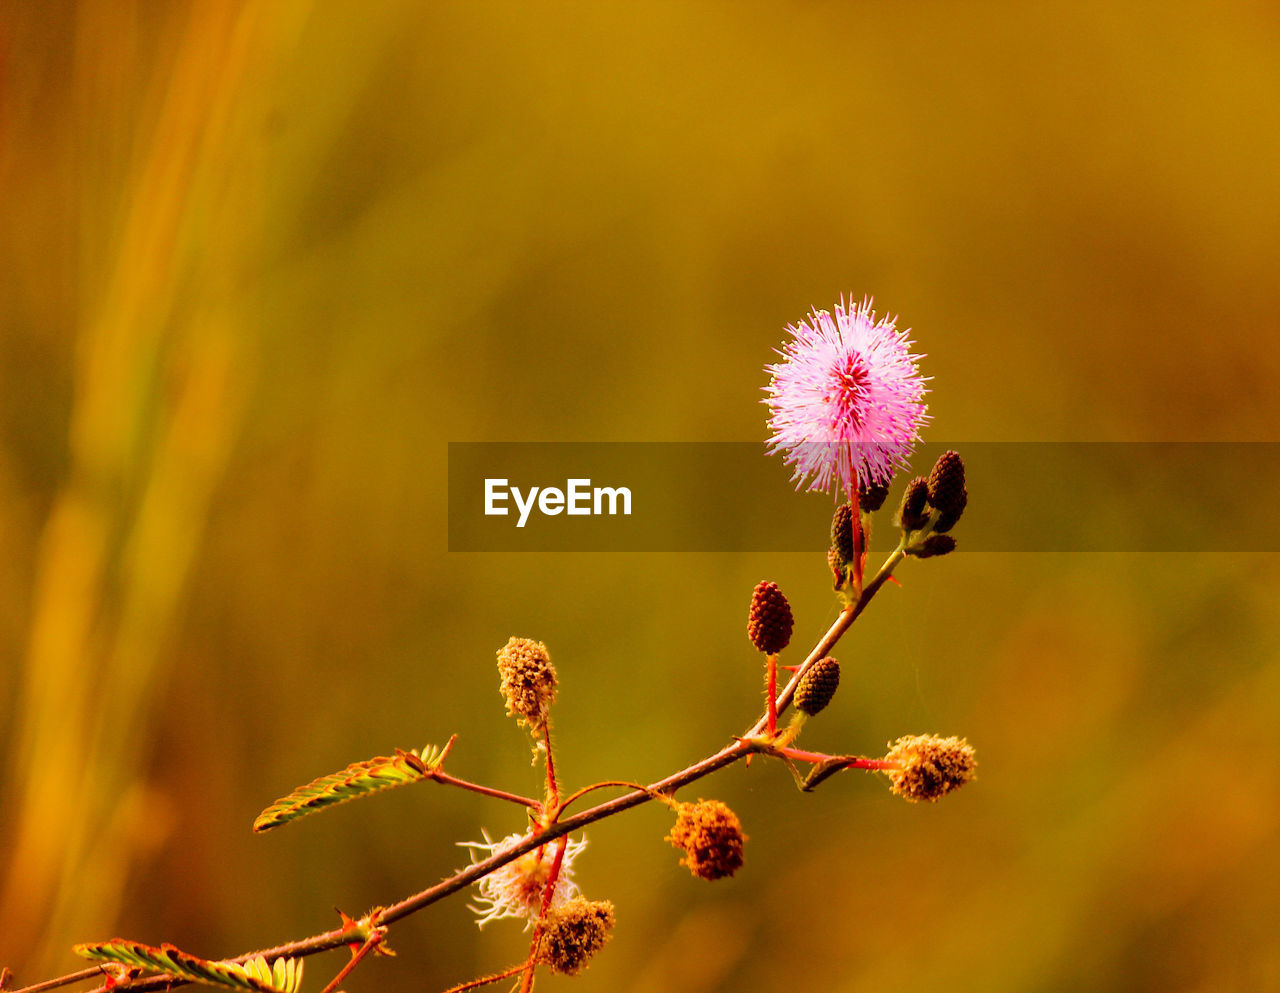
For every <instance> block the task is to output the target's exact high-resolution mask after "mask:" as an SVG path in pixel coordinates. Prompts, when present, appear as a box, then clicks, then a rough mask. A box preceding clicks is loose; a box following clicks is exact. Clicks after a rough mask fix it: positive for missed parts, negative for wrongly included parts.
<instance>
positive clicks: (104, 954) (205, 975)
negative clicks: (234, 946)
mask: <svg viewBox="0 0 1280 993" xmlns="http://www.w3.org/2000/svg"><path fill="white" fill-rule="evenodd" d="M75 952H76V954H77V955H83V956H84V957H85V958H87V959H96V960H98V961H102V962H119V963H121V964H123V965H129V966H136V967H138V968H141V969H147V970H150V971H153V972H164V973H168V974H169V975H171V976H177V977H179V978H180V979H187V980H190V981H191V982H193V983H204V984H205V985H207V986H223V987H227V988H230V989H236V990H255V991H257V993H295V991H296V990H297V989H298V987H299V986H300V985H301V984H302V961H301V960H300V959H284V958H278V959H276V960H275V962H274V963H273V964H272V965H270V966H268V965H267V961H266V959H264V958H263V957H262V956H261V955H258V956H256V957H254V958H251V959H249V960H248V961H246V962H244V963H243V964H241V963H239V962H210V961H208V960H206V959H202V958H197V957H196V956H195V955H190V954H188V953H187V952H184V951H183V950H182V949H181V948H175V947H174V946H173V945H168V944H166V945H161V946H160V947H159V948H153V947H152V946H151V945H144V944H142V943H141V942H139V941H127V940H125V939H124V938H112V939H111V940H110V941H103V942H97V943H90V944H84V945H76V946H75Z"/></svg>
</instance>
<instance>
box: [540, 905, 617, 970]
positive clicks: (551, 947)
mask: <svg viewBox="0 0 1280 993" xmlns="http://www.w3.org/2000/svg"><path fill="white" fill-rule="evenodd" d="M613 923H614V917H613V904H612V903H610V902H609V901H608V900H584V899H583V898H582V897H577V898H576V899H573V900H569V901H568V902H567V903H565V904H564V905H563V906H561V907H557V908H556V909H554V910H550V911H548V912H547V916H546V918H545V919H544V920H543V922H542V937H541V938H539V939H538V952H537V959H538V961H539V962H542V963H543V964H545V965H548V966H550V967H551V971H552V972H562V973H564V974H565V975H567V976H576V975H577V974H578V973H580V972H581V971H582V970H583V969H585V968H586V967H587V964H588V962H590V960H591V957H592V956H593V955H595V953H596V952H598V951H600V949H601V948H603V947H604V944H605V942H606V941H608V940H609V938H610V937H611V934H610V932H611V931H612V930H613Z"/></svg>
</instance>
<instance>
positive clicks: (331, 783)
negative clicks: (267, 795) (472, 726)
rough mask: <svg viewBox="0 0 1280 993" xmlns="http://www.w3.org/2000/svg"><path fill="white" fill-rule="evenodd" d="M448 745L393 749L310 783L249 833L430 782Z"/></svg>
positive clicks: (272, 808) (260, 817)
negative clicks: (387, 792)
mask: <svg viewBox="0 0 1280 993" xmlns="http://www.w3.org/2000/svg"><path fill="white" fill-rule="evenodd" d="M452 745H453V739H452V738H450V739H449V741H448V743H447V744H446V745H445V746H444V747H443V748H436V747H434V746H431V745H428V746H427V747H426V748H424V749H422V751H418V750H417V749H416V748H415V749H413V750H412V751H408V752H406V751H403V750H402V749H399V748H397V749H396V753H395V755H392V756H389V757H386V756H379V757H378V758H374V759H369V760H368V761H365V762H353V763H352V764H351V765H349V766H347V767H346V768H345V769H343V770H342V771H341V772H335V773H332V774H331V775H328V776H322V777H320V778H319V779H314V780H312V781H311V782H309V783H307V785H306V786H299V787H298V788H297V789H296V790H294V791H293V792H292V793H290V794H289V795H288V796H285V797H281V798H280V799H279V800H277V801H276V802H275V803H273V804H272V805H271V806H270V807H268V808H267V809H266V810H264V811H263V812H262V813H261V814H259V815H258V819H257V820H256V821H254V822H253V830H254V831H256V832H262V831H268V830H270V829H271V828H273V827H279V826H280V825H281V824H287V823H288V822H289V821H296V820H297V819H298V818H299V817H305V816H306V815H307V814H310V813H313V812H315V811H317V810H321V809H323V808H325V807H332V806H334V805H335V804H339V803H346V802H347V801H348V800H355V799H357V798H358V797H362V796H369V795H370V794H373V793H380V792H382V791H383V790H389V789H391V788H392V787H393V786H404V785H405V784H407V783H416V782H418V781H419V780H423V779H431V778H432V777H433V776H434V775H435V774H436V772H438V771H439V769H440V765H441V763H443V762H444V757H445V755H447V754H448V753H449V749H450V748H451V747H452Z"/></svg>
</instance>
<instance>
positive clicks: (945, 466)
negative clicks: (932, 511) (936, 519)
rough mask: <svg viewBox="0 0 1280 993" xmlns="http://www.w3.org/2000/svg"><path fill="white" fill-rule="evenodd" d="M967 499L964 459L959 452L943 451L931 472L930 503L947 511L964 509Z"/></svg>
mask: <svg viewBox="0 0 1280 993" xmlns="http://www.w3.org/2000/svg"><path fill="white" fill-rule="evenodd" d="M967 501H968V492H967V491H966V490H965V483H964V459H962V458H960V454H959V453H958V452H952V451H946V452H943V453H942V455H940V456H939V457H938V461H937V462H935V463H934V464H933V470H932V471H931V472H930V473H929V503H930V505H932V506H933V507H936V508H937V509H938V510H940V511H942V512H943V513H946V512H948V511H960V510H963V509H964V505H965V503H966V502H967Z"/></svg>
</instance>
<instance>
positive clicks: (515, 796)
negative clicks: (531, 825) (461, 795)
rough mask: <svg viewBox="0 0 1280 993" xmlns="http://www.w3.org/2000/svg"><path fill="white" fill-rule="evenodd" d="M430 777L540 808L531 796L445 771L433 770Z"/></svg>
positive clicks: (439, 781)
mask: <svg viewBox="0 0 1280 993" xmlns="http://www.w3.org/2000/svg"><path fill="white" fill-rule="evenodd" d="M431 778H432V779H433V780H434V781H435V782H437V783H443V784H444V785H445V786H458V787H460V788H462V789H464V790H470V791H471V792H472V793H479V794H481V795H482V796H490V797H493V798H494V799H495V800H507V801H509V802H511V803H518V804H521V805H522V806H525V807H528V808H530V809H531V810H541V809H542V804H541V803H539V802H538V801H537V800H534V799H533V798H532V797H527V796H521V795H520V794H519V793H508V792H507V791H506V790H499V789H495V788H494V787H492V786H485V785H483V784H482V783H473V782H471V781H469V780H466V779H458V778H457V777H456V776H450V775H449V774H448V773H447V772H434V773H432V774H431Z"/></svg>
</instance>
